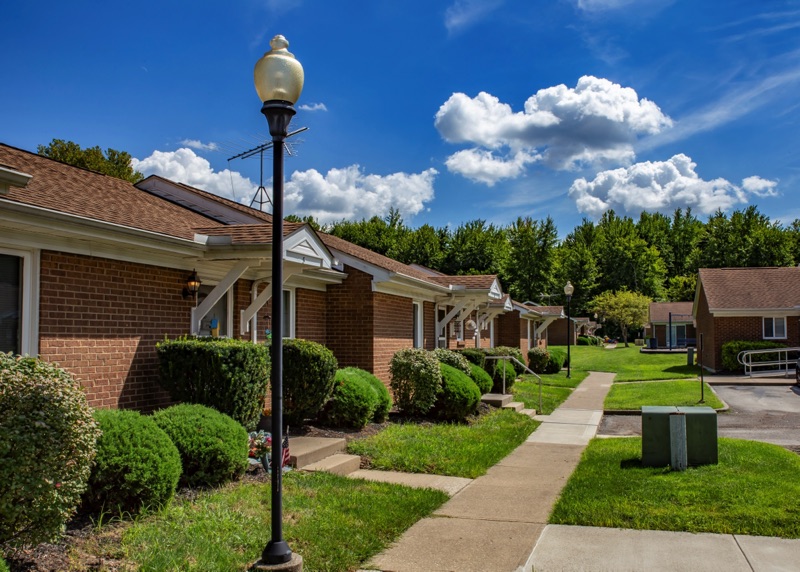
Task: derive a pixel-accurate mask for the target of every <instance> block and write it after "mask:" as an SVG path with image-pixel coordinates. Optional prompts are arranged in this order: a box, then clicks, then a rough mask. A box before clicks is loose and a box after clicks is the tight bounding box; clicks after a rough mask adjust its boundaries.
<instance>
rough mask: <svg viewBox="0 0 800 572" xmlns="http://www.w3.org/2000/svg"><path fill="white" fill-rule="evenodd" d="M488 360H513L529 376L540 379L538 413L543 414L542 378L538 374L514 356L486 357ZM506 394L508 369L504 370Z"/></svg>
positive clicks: (504, 390)
mask: <svg viewBox="0 0 800 572" xmlns="http://www.w3.org/2000/svg"><path fill="white" fill-rule="evenodd" d="M486 359H501V360H505V361H508V360H511V361H513V362H514V363H518V364H519V365H521V366H522V368H523V369H524V370H525V371H527V372H528V373H529V374H531V375H532V376H534V377H535V378H536V379H538V380H539V409H538V410H537V413H541V411H542V378H541V377H539V376H538V375H537V374H536V373H534V372H533V371H531V369H530V368H529V367H528V366H527V365H525V364H524V363H522V362H521V361H519V360H518V359H517V358H515V357H514V356H486ZM505 393H506V369H505V368H503V394H504V395H505Z"/></svg>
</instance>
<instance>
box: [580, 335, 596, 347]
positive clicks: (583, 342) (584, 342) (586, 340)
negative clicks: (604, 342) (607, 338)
mask: <svg viewBox="0 0 800 572" xmlns="http://www.w3.org/2000/svg"><path fill="white" fill-rule="evenodd" d="M575 345H576V346H593V345H595V342H594V340H592V339H591V338H590V337H589V336H578V341H577V342H575Z"/></svg>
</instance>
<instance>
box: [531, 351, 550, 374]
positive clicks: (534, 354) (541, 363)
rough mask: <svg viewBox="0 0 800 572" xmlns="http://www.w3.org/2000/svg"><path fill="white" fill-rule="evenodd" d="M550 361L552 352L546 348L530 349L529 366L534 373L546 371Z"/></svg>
mask: <svg viewBox="0 0 800 572" xmlns="http://www.w3.org/2000/svg"><path fill="white" fill-rule="evenodd" d="M548 363H550V352H548V351H547V350H546V349H545V348H538V347H537V348H531V349H529V350H528V367H529V368H530V369H531V371H532V372H533V373H544V371H545V370H546V369H547V364H548Z"/></svg>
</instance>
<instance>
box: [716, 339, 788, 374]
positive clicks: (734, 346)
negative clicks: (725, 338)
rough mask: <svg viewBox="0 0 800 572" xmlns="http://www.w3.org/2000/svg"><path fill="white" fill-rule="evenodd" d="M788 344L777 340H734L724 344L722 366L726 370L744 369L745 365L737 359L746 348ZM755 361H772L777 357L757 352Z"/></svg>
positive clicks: (757, 348) (767, 347) (766, 347)
mask: <svg viewBox="0 0 800 572" xmlns="http://www.w3.org/2000/svg"><path fill="white" fill-rule="evenodd" d="M785 347H786V344H780V343H777V342H748V341H743V340H734V341H731V342H727V343H724V344H722V367H723V368H725V370H726V371H739V372H742V371H744V366H743V365H742V364H740V363H739V361H738V360H737V359H736V358H737V357H738V356H739V353H740V352H743V351H746V350H766V349H771V348H785ZM752 359H753V363H757V362H760V361H772V360H774V359H776V357H775V354H760V355H759V354H755V355H753V356H752Z"/></svg>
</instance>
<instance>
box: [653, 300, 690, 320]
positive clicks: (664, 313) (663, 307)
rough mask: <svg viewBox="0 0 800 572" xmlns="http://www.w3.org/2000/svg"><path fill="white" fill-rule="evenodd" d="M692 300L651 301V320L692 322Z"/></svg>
mask: <svg viewBox="0 0 800 572" xmlns="http://www.w3.org/2000/svg"><path fill="white" fill-rule="evenodd" d="M692 305H693V304H692V302H650V308H649V313H650V322H658V323H665V324H666V323H667V322H669V321H670V314H672V322H673V323H677V322H692V320H693V318H692Z"/></svg>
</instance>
